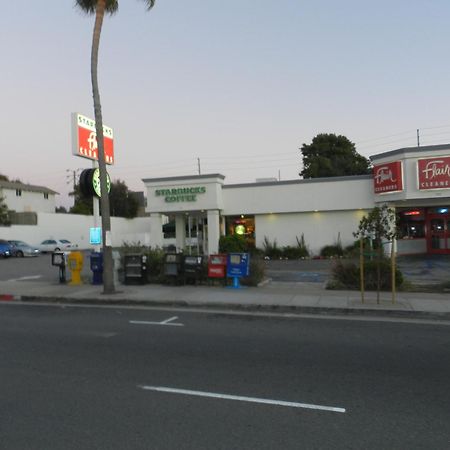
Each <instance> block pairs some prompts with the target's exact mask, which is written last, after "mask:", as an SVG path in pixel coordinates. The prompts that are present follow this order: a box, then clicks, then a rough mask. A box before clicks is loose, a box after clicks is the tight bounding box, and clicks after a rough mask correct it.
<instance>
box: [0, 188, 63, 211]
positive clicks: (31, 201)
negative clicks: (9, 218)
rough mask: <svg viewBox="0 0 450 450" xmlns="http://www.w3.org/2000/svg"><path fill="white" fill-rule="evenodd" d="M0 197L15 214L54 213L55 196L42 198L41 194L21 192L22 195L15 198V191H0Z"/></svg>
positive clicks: (49, 195) (42, 194)
mask: <svg viewBox="0 0 450 450" xmlns="http://www.w3.org/2000/svg"><path fill="white" fill-rule="evenodd" d="M0 197H4V199H5V200H4V201H5V203H6V205H7V206H8V209H9V210H12V211H16V212H48V213H53V212H55V194H48V198H45V197H44V193H43V192H31V191H25V190H22V195H21V196H17V195H16V190H15V189H5V188H3V189H0Z"/></svg>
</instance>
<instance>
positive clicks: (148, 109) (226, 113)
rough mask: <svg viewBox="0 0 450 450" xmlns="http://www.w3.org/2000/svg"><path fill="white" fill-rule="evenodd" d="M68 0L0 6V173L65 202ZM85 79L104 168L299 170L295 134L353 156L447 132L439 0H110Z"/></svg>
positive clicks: (123, 172)
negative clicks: (111, 162) (93, 68)
mask: <svg viewBox="0 0 450 450" xmlns="http://www.w3.org/2000/svg"><path fill="white" fill-rule="evenodd" d="M73 4H74V2H72V1H71V0H66V1H62V0H46V1H45V2H37V1H28V2H25V3H24V2H7V3H6V4H5V5H2V14H1V18H0V52H1V55H2V64H1V67H2V70H1V71H0V81H1V83H0V90H1V94H2V95H1V99H2V101H1V108H0V123H1V133H0V151H1V155H2V162H1V165H0V173H4V174H6V175H8V176H9V177H13V178H15V177H18V178H20V179H22V180H23V181H26V182H30V183H34V184H41V185H45V186H47V187H50V188H52V189H55V190H56V191H58V192H60V193H61V194H62V195H61V196H60V197H59V198H58V200H57V204H64V205H66V206H67V205H70V204H71V201H70V200H69V199H68V198H67V192H68V191H69V186H68V185H67V184H66V175H67V173H66V169H69V170H74V169H77V168H83V167H90V162H89V161H88V160H84V159H81V158H77V157H75V156H72V154H71V147H70V140H71V137H70V113H71V112H72V111H77V112H80V113H82V114H84V115H87V116H90V117H93V105H92V96H91V85H90V67H89V64H90V45H91V38H92V27H93V17H89V16H85V15H83V14H81V13H80V12H78V11H77V10H76V9H75V8H74V5H73ZM119 4H120V10H119V13H118V14H117V15H116V16H114V17H107V18H106V20H105V23H104V29H103V34H102V41H101V48H100V63H99V79H100V90H101V98H102V105H103V117H104V122H105V124H107V125H109V126H111V127H112V128H113V129H114V132H115V149H116V164H115V166H114V167H113V168H111V170H110V173H111V175H112V177H113V179H114V178H120V179H122V180H124V181H125V182H126V183H127V184H128V186H129V187H130V188H131V189H136V190H143V184H142V182H141V178H150V177H160V176H172V175H174V176H175V175H189V174H196V173H197V158H200V160H201V170H202V173H216V172H220V173H222V174H224V175H225V176H226V180H225V181H226V182H227V183H234V182H252V181H254V180H255V179H256V178H261V177H278V175H279V174H280V176H281V179H294V178H298V175H297V174H298V172H299V169H300V161H301V157H300V152H299V150H298V148H299V147H300V146H301V145H302V143H304V142H307V143H309V142H310V141H311V139H312V138H313V137H314V136H315V135H316V134H317V133H319V132H330V133H338V134H344V135H346V136H347V137H348V138H349V139H350V140H352V141H353V142H355V143H356V144H357V150H358V151H359V152H360V153H361V154H363V155H365V156H370V155H372V154H376V153H380V152H383V151H387V150H392V149H395V148H399V147H403V146H412V145H415V144H416V129H417V128H419V129H421V143H422V144H423V145H426V144H437V143H448V142H450V117H449V113H448V111H449V108H450V57H449V56H450V39H449V34H450V31H448V30H449V23H450V3H449V2H448V1H443V0H442V1H441V0H428V1H425V0H423V1H418V0H409V1H407V0H391V1H386V0H379V1H377V2H368V1H361V0H359V1H356V0H355V1H354V0H342V1H339V2H337V1H331V0H315V1H308V2H307V1H301V0H278V1H273V0H271V1H269V0H259V1H256V0H253V1H251V0H227V1H223V0H190V1H186V0H156V5H155V7H154V9H153V10H152V11H150V12H148V13H146V11H145V7H144V3H143V2H141V1H138V0H126V1H125V0H121V1H120V0H119Z"/></svg>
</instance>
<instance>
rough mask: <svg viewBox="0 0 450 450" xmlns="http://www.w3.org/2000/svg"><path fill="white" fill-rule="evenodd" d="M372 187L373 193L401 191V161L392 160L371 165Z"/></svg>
mask: <svg viewBox="0 0 450 450" xmlns="http://www.w3.org/2000/svg"><path fill="white" fill-rule="evenodd" d="M373 189H374V192H375V194H386V193H388V192H398V191H402V190H403V170H402V162H401V161H394V162H389V163H385V164H378V165H376V166H373Z"/></svg>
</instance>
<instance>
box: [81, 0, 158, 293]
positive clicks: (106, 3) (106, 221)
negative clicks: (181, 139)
mask: <svg viewBox="0 0 450 450" xmlns="http://www.w3.org/2000/svg"><path fill="white" fill-rule="evenodd" d="M144 1H145V3H146V4H147V7H148V9H151V8H152V7H153V5H154V4H155V0H144ZM76 4H77V6H78V7H79V8H80V9H81V10H82V11H84V12H85V13H86V14H94V15H95V22H94V31H93V36H92V47H91V83H92V96H93V99H94V116H95V128H96V133H97V146H98V167H99V170H100V190H101V193H102V196H101V200H100V204H101V209H102V233H103V239H102V242H103V293H105V294H112V293H114V292H115V288H114V278H113V259H112V247H111V245H107V243H108V241H109V238H108V239H107V238H106V236H107V235H108V234H109V233H110V232H111V218H110V212H109V202H108V188H107V175H106V163H105V150H104V141H103V117H102V107H101V103H100V91H99V85H98V70H97V68H98V50H99V46H100V34H101V32H102V26H103V18H104V16H105V13H107V14H110V15H112V14H114V13H116V12H117V10H118V8H119V2H118V0H76Z"/></svg>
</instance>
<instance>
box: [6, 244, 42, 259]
mask: <svg viewBox="0 0 450 450" xmlns="http://www.w3.org/2000/svg"><path fill="white" fill-rule="evenodd" d="M8 242H9V243H10V244H11V247H12V255H13V256H17V257H19V258H23V257H24V256H38V255H40V254H41V251H40V250H39V249H38V248H36V247H33V246H32V245H30V244H27V243H26V242H23V241H8Z"/></svg>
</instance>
